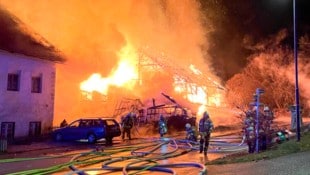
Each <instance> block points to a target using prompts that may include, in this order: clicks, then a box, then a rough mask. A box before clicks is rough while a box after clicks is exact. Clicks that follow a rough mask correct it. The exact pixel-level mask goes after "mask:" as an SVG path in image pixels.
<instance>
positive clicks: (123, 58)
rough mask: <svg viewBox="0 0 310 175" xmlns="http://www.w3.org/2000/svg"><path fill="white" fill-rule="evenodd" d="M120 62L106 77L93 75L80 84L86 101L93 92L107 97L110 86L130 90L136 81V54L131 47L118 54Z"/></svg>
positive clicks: (127, 46) (126, 47) (97, 74)
mask: <svg viewBox="0 0 310 175" xmlns="http://www.w3.org/2000/svg"><path fill="white" fill-rule="evenodd" d="M118 57H119V58H120V61H119V63H118V67H117V68H116V70H115V71H112V72H111V73H110V75H109V76H108V77H106V78H105V77H102V76H101V74H100V73H94V74H92V75H90V77H89V78H88V79H87V80H85V81H83V82H81V83H80V90H81V91H82V94H83V95H84V96H86V98H87V99H89V100H91V99H92V93H93V92H95V91H96V92H99V93H100V94H102V95H108V89H109V87H110V86H117V87H125V88H127V89H132V88H133V87H134V85H135V81H132V80H137V79H138V71H137V68H136V62H137V61H136V60H137V54H136V52H135V50H134V49H133V47H132V46H131V45H129V44H128V45H126V46H125V47H123V48H122V49H121V50H120V52H119V53H118Z"/></svg>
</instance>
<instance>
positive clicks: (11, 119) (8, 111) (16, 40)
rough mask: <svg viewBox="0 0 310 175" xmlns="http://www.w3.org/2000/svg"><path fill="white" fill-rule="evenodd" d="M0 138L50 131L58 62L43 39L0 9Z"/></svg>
mask: <svg viewBox="0 0 310 175" xmlns="http://www.w3.org/2000/svg"><path fill="white" fill-rule="evenodd" d="M0 26H1V28H0V128H1V133H0V138H1V139H7V140H8V141H14V140H15V139H17V138H28V137H37V136H40V135H42V134H45V133H48V132H49V131H50V130H51V127H52V123H53V113H54V96H55V76H56V68H55V66H56V65H55V64H56V63H57V62H62V61H64V59H63V58H62V57H61V56H59V54H58V53H57V51H56V49H55V48H54V47H53V46H52V45H50V44H49V43H48V42H47V41H45V40H44V39H43V38H42V37H39V36H38V35H36V34H34V33H31V32H29V31H27V30H25V28H26V27H25V25H24V24H22V22H21V21H19V20H18V19H17V18H16V17H14V16H12V15H11V14H9V13H8V12H7V11H5V10H3V9H0Z"/></svg>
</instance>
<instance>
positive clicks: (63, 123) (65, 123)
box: [60, 119, 68, 128]
mask: <svg viewBox="0 0 310 175" xmlns="http://www.w3.org/2000/svg"><path fill="white" fill-rule="evenodd" d="M65 126H68V123H67V120H66V119H64V120H63V121H62V122H61V123H60V127H61V128H62V127H65Z"/></svg>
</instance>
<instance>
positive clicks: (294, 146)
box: [206, 132, 310, 165]
mask: <svg viewBox="0 0 310 175" xmlns="http://www.w3.org/2000/svg"><path fill="white" fill-rule="evenodd" d="M309 150H310V133H309V132H308V133H304V134H303V135H302V137H301V139H300V142H297V141H296V138H292V139H291V140H289V141H287V142H284V143H282V144H275V145H274V146H273V147H271V148H269V149H268V150H266V151H263V152H260V153H258V154H256V153H254V154H248V153H236V154H232V155H229V156H226V157H223V158H220V159H216V160H213V161H210V162H207V163H206V165H215V164H228V163H241V162H251V161H259V160H266V159H272V158H276V157H280V156H284V155H288V154H292V153H297V152H303V151H309Z"/></svg>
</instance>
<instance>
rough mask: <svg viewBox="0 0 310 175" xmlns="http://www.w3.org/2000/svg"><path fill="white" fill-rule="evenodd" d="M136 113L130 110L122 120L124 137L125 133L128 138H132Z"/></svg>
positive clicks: (123, 136)
mask: <svg viewBox="0 0 310 175" xmlns="http://www.w3.org/2000/svg"><path fill="white" fill-rule="evenodd" d="M134 116H135V113H133V112H130V113H128V114H127V115H126V116H125V117H124V118H123V120H122V122H121V125H122V139H123V140H124V139H125V134H126V135H127V137H128V139H129V140H131V133H130V130H131V128H132V127H133V118H134Z"/></svg>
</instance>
